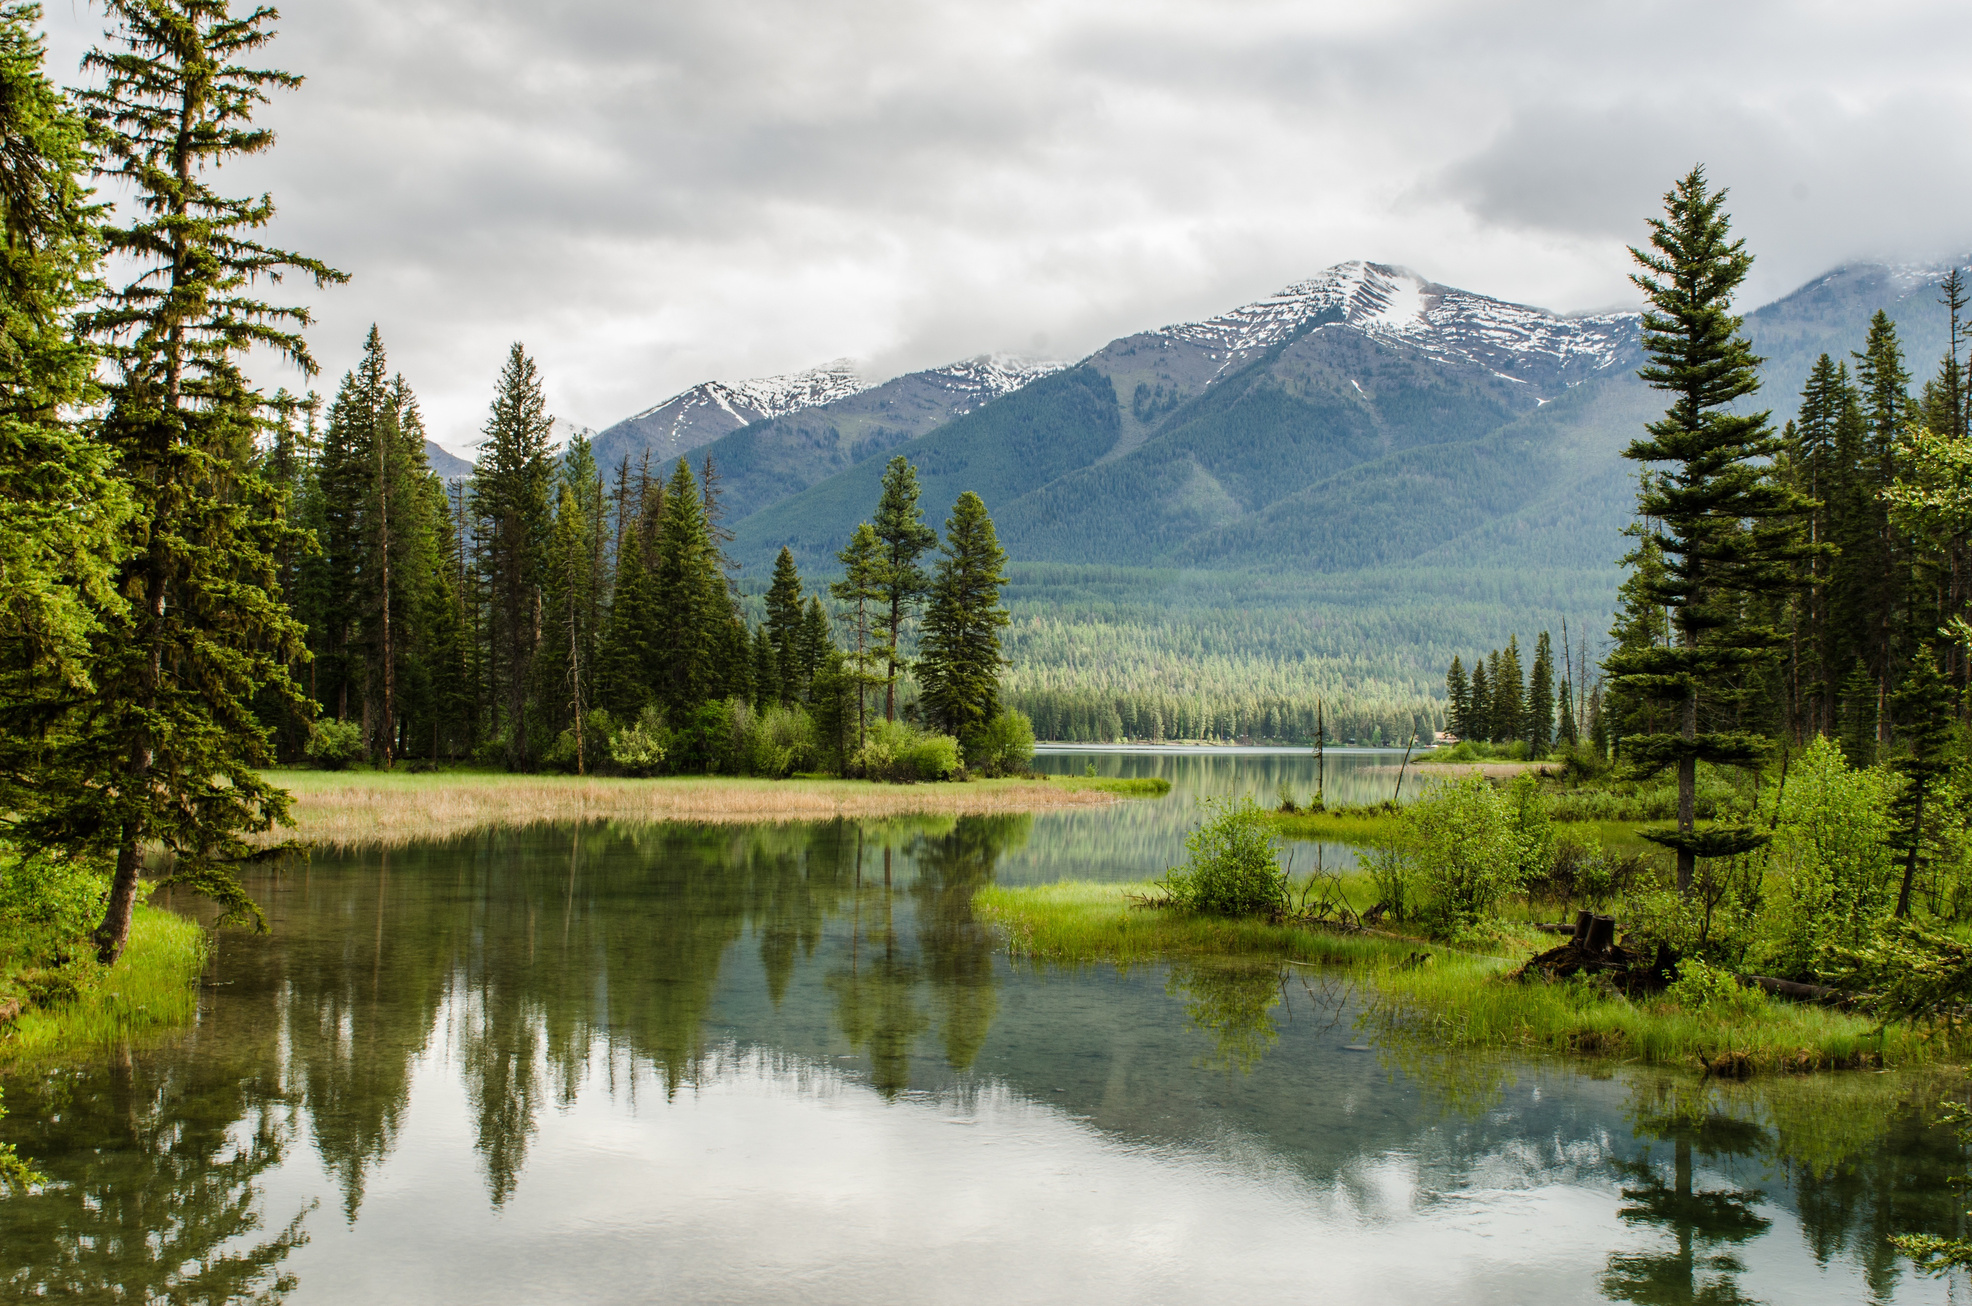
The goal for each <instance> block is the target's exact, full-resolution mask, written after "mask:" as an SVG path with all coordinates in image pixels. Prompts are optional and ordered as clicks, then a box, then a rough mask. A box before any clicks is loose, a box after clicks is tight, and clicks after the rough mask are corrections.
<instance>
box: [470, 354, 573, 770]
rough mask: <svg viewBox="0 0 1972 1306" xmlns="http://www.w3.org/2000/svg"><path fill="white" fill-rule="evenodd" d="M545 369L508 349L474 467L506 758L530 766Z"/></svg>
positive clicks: (541, 571) (542, 541) (545, 501)
mask: <svg viewBox="0 0 1972 1306" xmlns="http://www.w3.org/2000/svg"><path fill="white" fill-rule="evenodd" d="M553 426H554V419H553V418H551V417H549V416H548V401H547V397H546V396H545V395H544V394H543V393H542V388H541V375H540V372H539V370H538V369H537V368H536V367H535V365H534V360H533V359H531V358H529V357H528V356H527V350H526V349H525V347H523V346H522V345H520V344H519V343H517V342H516V343H515V344H514V345H513V346H512V348H510V349H509V350H508V351H507V361H506V363H505V365H504V366H503V367H502V368H501V369H500V381H499V386H498V388H497V390H496V391H495V393H494V396H493V404H492V408H491V410H490V411H489V413H488V415H487V419H486V425H485V427H484V428H483V429H484V431H485V433H486V441H485V443H484V444H483V445H482V446H481V450H480V456H479V462H478V463H477V464H476V465H475V466H474V468H473V478H472V499H473V510H474V512H475V513H477V514H478V515H479V516H480V517H482V518H483V519H485V522H486V538H485V540H484V543H483V545H482V550H481V563H480V566H481V570H482V572H483V573H484V576H485V580H486V588H487V594H488V598H489V600H490V602H491V607H490V613H489V615H490V618H491V620H490V622H489V629H488V634H489V636H490V637H491V638H490V642H491V652H492V657H491V658H490V660H489V661H490V665H491V669H492V671H493V679H494V682H495V686H496V693H495V700H494V701H495V702H496V703H498V704H500V705H502V706H503V707H504V708H505V719H504V720H503V721H502V722H501V726H502V728H503V729H504V730H505V731H506V759H507V766H508V768H509V769H510V770H521V769H523V768H525V767H526V766H528V765H529V763H530V762H531V761H532V758H533V750H532V749H531V748H530V746H529V740H528V731H527V706H528V698H529V694H528V691H529V689H530V688H532V686H533V681H534V659H535V656H536V654H537V653H538V652H539V651H540V646H541V637H542V633H543V632H542V626H543V622H542V616H543V613H542V606H543V605H542V597H543V596H542V585H543V583H544V582H545V581H546V578H547V577H546V570H547V567H546V563H547V545H548V532H549V527H550V525H551V521H552V517H551V512H552V509H551V500H550V499H549V497H548V496H549V488H550V485H551V482H552V481H553V476H554V473H553V468H552V465H551V463H550V460H549V457H548V437H549V434H550V432H551V431H552V429H553Z"/></svg>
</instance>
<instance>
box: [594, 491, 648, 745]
mask: <svg viewBox="0 0 1972 1306" xmlns="http://www.w3.org/2000/svg"><path fill="white" fill-rule="evenodd" d="M656 610H657V598H656V594H655V593H654V591H653V587H652V583H651V575H650V569H649V568H648V567H647V566H646V565H645V563H644V542H643V532H642V531H641V530H640V529H638V528H637V526H636V523H634V522H632V523H630V527H629V529H628V530H626V531H625V533H624V537H623V542H622V544H621V545H619V546H618V548H617V554H616V578H615V588H614V590H613V591H612V593H611V596H610V604H609V619H608V623H607V627H606V630H605V633H604V636H603V641H602V647H601V649H600V652H599V657H600V660H601V663H602V666H601V668H600V670H599V674H600V679H601V697H602V702H603V705H604V706H605V707H607V708H608V709H609V711H610V712H611V713H612V714H613V715H615V716H617V717H618V718H620V719H622V720H624V721H633V720H635V719H636V717H637V715H638V713H640V712H642V711H643V710H644V705H645V704H647V703H649V702H650V701H651V700H652V698H653V697H654V694H655V690H654V688H653V686H652V684H651V679H650V665H649V663H650V658H649V652H648V650H649V648H650V646H651V644H652V642H653V641H654V640H655V639H656V638H657V615H656Z"/></svg>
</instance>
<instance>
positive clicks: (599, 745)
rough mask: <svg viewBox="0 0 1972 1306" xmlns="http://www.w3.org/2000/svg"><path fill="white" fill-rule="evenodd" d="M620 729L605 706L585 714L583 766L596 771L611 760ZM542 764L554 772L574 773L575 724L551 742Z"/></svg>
mask: <svg viewBox="0 0 1972 1306" xmlns="http://www.w3.org/2000/svg"><path fill="white" fill-rule="evenodd" d="M615 732H616V721H615V720H614V718H612V717H611V716H610V714H609V713H607V712H605V711H603V709H601V708H596V709H594V710H593V711H590V712H584V713H583V714H582V767H581V769H583V770H586V771H588V772H589V773H590V774H594V773H595V772H596V771H599V770H601V769H602V768H603V767H604V766H605V765H606V764H607V763H608V762H609V761H610V756H609V740H610V736H611V735H612V734H614V733H615ZM541 765H542V766H545V767H547V768H548V769H549V770H550V771H564V772H570V773H572V772H574V771H575V770H576V769H577V768H576V765H575V727H573V726H570V727H569V728H568V729H566V730H564V731H562V732H561V733H560V734H558V735H556V736H555V742H554V743H552V744H550V745H548V751H547V752H545V753H543V754H541Z"/></svg>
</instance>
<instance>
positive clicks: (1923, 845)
mask: <svg viewBox="0 0 1972 1306" xmlns="http://www.w3.org/2000/svg"><path fill="white" fill-rule="evenodd" d="M1953 709H1954V704H1953V702H1952V692H1951V685H1950V684H1949V682H1947V681H1946V680H1945V678H1944V675H1943V674H1942V673H1940V672H1939V670H1938V665H1937V662H1936V661H1935V660H1934V659H1933V657H1932V653H1931V650H1930V649H1929V648H1928V647H1927V648H1923V649H1920V650H1919V651H1918V655H1917V656H1916V657H1914V658H1912V659H1911V664H1910V671H1909V674H1907V675H1906V676H1905V677H1904V683H1903V685H1902V686H1901V687H1900V688H1899V689H1898V691H1897V716H1898V718H1899V720H1901V721H1902V722H1903V723H1904V726H1903V732H1904V734H1905V736H1906V738H1907V739H1908V741H1909V745H1910V746H1909V749H1908V751H1906V752H1905V753H1904V754H1903V755H1902V756H1900V757H1898V758H1897V759H1896V760H1895V761H1894V762H1892V763H1891V764H1890V766H1891V769H1892V770H1894V771H1896V772H1897V774H1899V775H1901V776H1902V777H1903V778H1904V786H1903V789H1902V790H1901V791H1899V792H1898V794H1897V797H1896V799H1895V801H1894V802H1893V803H1892V804H1891V809H1890V818H1891V827H1892V831H1893V833H1892V835H1891V837H1890V840H1889V843H1890V846H1891V847H1892V848H1893V849H1895V850H1896V851H1897V852H1899V853H1901V854H1903V863H1904V867H1903V880H1902V882H1901V884H1900V885H1899V886H1898V889H1897V915H1898V916H1899V917H1907V916H1909V915H1910V890H1911V886H1912V884H1914V883H1915V882H1916V879H1917V868H1918V866H1919V865H1920V864H1923V863H1926V862H1928V861H1929V860H1930V858H1929V855H1928V852H1929V842H1928V841H1927V839H1926V831H1927V829H1934V828H1935V826H1936V824H1937V823H1938V821H1939V818H1940V817H1941V816H1942V815H1943V814H1944V813H1943V811H1942V810H1941V809H1943V808H1944V803H1943V802H1942V801H1941V800H1942V798H1943V795H1941V794H1940V792H1939V791H1940V790H1941V789H1942V788H1943V787H1944V784H1945V781H1946V778H1947V777H1948V776H1949V775H1950V774H1951V769H1952V766H1953V764H1954V763H1955V762H1956V760H1957V759H1956V757H1955V756H1954V754H1955V752H1956V749H1955V748H1954V744H1955V743H1956V740H1955V739H1954V738H1953V730H1952V724H1953V720H1954V718H1955V717H1956V716H1957V713H1956V712H1955V711H1954V710H1953ZM1926 821H1929V822H1931V823H1932V825H1931V826H1929V827H1927V825H1926V824H1925V823H1926Z"/></svg>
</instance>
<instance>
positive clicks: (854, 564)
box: [829, 522, 896, 751]
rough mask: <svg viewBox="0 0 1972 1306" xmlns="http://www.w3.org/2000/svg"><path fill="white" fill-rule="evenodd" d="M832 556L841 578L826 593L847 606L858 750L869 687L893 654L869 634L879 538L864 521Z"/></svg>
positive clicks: (879, 595) (879, 588)
mask: <svg viewBox="0 0 1972 1306" xmlns="http://www.w3.org/2000/svg"><path fill="white" fill-rule="evenodd" d="M836 558H837V559H838V560H839V561H840V562H841V563H842V579H841V580H839V581H836V582H835V583H834V584H832V585H830V586H829V593H831V594H833V595H834V596H835V597H836V598H837V599H838V600H840V601H841V602H843V603H846V604H848V605H849V619H850V628H851V630H852V631H853V633H854V640H855V643H854V646H853V647H852V648H851V649H850V650H849V656H848V657H847V659H846V660H845V665H844V674H845V675H846V676H847V677H848V680H849V683H850V684H851V685H852V686H853V688H854V691H855V695H856V750H857V751H860V750H861V749H862V747H863V743H864V736H865V734H866V732H867V730H868V716H869V695H870V690H872V689H873V688H875V687H876V686H877V685H879V684H882V683H884V673H883V672H882V671H880V670H878V668H879V667H881V666H883V665H885V664H886V663H887V662H888V661H889V660H890V659H892V658H894V657H895V656H896V649H895V648H893V647H890V646H888V645H885V644H880V643H876V642H874V641H873V639H872V634H871V626H872V623H871V610H872V608H873V607H874V605H876V604H877V603H879V602H881V601H882V599H883V581H882V577H883V541H881V540H879V539H878V538H877V534H876V529H875V528H874V527H872V526H871V525H870V524H869V523H868V522H861V523H858V524H857V527H856V530H855V532H854V533H853V534H852V535H850V537H849V544H848V547H846V548H844V549H843V550H842V552H841V553H839V554H837V555H836Z"/></svg>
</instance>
